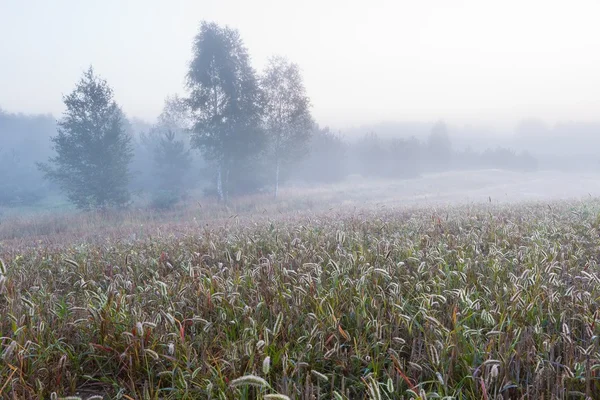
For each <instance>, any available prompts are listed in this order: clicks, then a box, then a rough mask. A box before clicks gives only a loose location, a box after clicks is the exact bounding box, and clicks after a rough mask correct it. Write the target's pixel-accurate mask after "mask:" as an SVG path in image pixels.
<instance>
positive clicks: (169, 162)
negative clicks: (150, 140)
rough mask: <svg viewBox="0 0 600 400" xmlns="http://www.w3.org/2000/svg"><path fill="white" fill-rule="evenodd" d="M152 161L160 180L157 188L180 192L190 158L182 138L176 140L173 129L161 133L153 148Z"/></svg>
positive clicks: (190, 161)
mask: <svg viewBox="0 0 600 400" xmlns="http://www.w3.org/2000/svg"><path fill="white" fill-rule="evenodd" d="M154 163H155V165H156V171H157V178H158V179H159V181H160V184H159V188H160V189H162V190H168V191H171V192H173V193H177V192H181V191H182V190H183V187H184V178H185V175H186V173H187V172H188V170H189V168H190V165H191V164H192V158H191V155H190V151H189V149H186V146H185V143H184V142H183V140H176V139H175V133H174V132H173V131H167V132H164V133H163V134H162V137H161V138H160V141H159V143H158V145H157V147H156V149H155V153H154Z"/></svg>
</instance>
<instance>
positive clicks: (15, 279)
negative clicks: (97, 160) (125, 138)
mask: <svg viewBox="0 0 600 400" xmlns="http://www.w3.org/2000/svg"><path fill="white" fill-rule="evenodd" d="M187 212H188V213H190V211H187ZM222 214H223V215H222V218H221V217H219V214H218V213H217V212H215V213H213V216H214V219H213V220H212V221H211V222H205V221H202V222H199V221H196V222H192V221H189V220H188V221H187V222H186V223H180V224H174V223H170V224H169V223H167V222H165V221H160V220H158V217H156V218H157V219H156V220H155V222H152V221H151V220H150V217H148V219H147V220H146V224H150V225H151V224H152V223H154V224H155V225H152V227H151V228H149V229H146V230H145V231H144V234H140V233H138V228H139V226H138V225H137V222H139V221H138V220H136V223H135V224H134V223H132V224H131V226H121V228H119V229H117V230H113V231H110V230H109V229H108V228H107V227H106V226H104V227H102V228H101V229H102V230H101V231H100V233H101V238H99V237H97V236H89V237H87V238H86V240H83V239H82V238H83V236H82V232H83V231H79V230H77V229H76V227H63V228H61V229H62V230H60V232H58V231H57V233H56V235H53V233H52V231H51V229H50V231H49V232H46V231H44V232H39V231H35V230H32V231H27V230H26V229H25V227H26V223H25V222H23V221H21V222H19V223H17V222H14V224H15V225H13V228H14V230H15V231H18V232H20V235H13V236H12V237H8V232H9V231H10V229H9V228H7V226H6V224H10V223H11V222H10V221H8V222H5V223H4V224H3V225H2V226H3V228H2V229H3V230H2V231H1V233H2V236H0V254H1V255H2V259H3V261H2V267H1V272H0V315H1V316H2V318H0V336H1V344H0V352H1V357H2V358H1V360H2V361H1V362H0V398H6V399H34V398H36V399H37V398H53V399H55V398H66V397H67V396H77V397H80V398H83V399H100V398H122V399H183V398H186V399H287V398H288V397H289V398H290V399H363V398H369V399H399V398H420V399H425V398H428V399H431V398H456V399H508V398H513V399H519V398H527V399H538V398H545V399H552V398H560V399H563V398H585V397H589V398H597V397H598V394H599V393H600V382H599V377H598V370H599V369H600V348H599V346H600V343H599V339H598V338H599V336H598V332H599V330H600V327H599V326H597V319H598V317H599V315H598V305H599V302H600V279H599V277H598V272H599V267H598V257H599V254H600V218H599V215H600V202H598V201H597V200H594V199H589V200H586V201H584V202H581V201H577V202H576V201H563V202H556V201H555V202H552V203H550V204H547V203H530V204H524V203H522V204H516V205H514V204H512V205H511V204H505V205H495V204H493V203H491V204H479V205H464V206H452V207H448V206H443V207H441V206H440V207H437V208H436V207H433V206H430V207H428V208H424V207H420V208H410V207H401V208H399V207H364V208H353V207H342V206H340V207H339V209H337V208H334V209H331V210H324V211H320V210H317V211H314V210H313V211H302V212H286V211H284V210H280V212H279V213H277V212H274V210H269V212H268V213H265V214H260V213H246V214H244V213H242V214H240V215H229V216H226V215H227V211H222ZM183 216H185V217H186V218H190V219H192V218H193V217H192V215H191V214H184V215H183ZM180 217H181V216H180ZM96 218H97V219H95V220H94V219H91V217H88V218H87V219H85V221H84V219H83V218H80V220H77V217H73V218H71V219H67V223H68V224H72V225H76V224H78V223H79V224H83V225H82V226H83V228H81V229H84V228H85V229H86V230H93V229H94V226H95V225H97V226H100V225H101V221H106V220H108V221H110V218H108V217H106V216H103V217H96ZM54 222H55V223H57V224H58V221H54ZM49 223H50V222H49V221H47V224H49ZM46 229H49V228H47V227H46ZM69 229H72V230H71V231H69ZM99 229H100V228H99ZM65 232H72V233H73V234H72V235H71V236H69V235H68V234H67V233H65ZM286 396H287V397H286ZM70 398H74V397H70Z"/></svg>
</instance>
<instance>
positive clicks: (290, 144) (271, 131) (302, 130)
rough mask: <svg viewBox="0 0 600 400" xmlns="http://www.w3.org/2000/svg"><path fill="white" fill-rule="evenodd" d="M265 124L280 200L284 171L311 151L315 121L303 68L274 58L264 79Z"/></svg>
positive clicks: (282, 58) (276, 189) (284, 59)
mask: <svg viewBox="0 0 600 400" xmlns="http://www.w3.org/2000/svg"><path fill="white" fill-rule="evenodd" d="M261 89H262V92H263V95H264V102H265V103H264V121H265V129H266V132H267V135H268V138H269V153H270V158H271V161H272V165H273V170H274V195H275V197H277V195H278V192H279V183H280V180H281V169H282V167H283V166H287V165H289V164H291V163H293V162H295V161H298V160H299V159H300V158H301V157H302V156H303V155H305V154H306V153H307V151H308V143H309V140H310V135H311V129H312V126H313V121H312V118H311V115H310V110H309V108H310V100H309V98H308V96H307V95H306V90H305V88H304V83H303V80H302V75H301V73H300V68H298V65H297V64H294V63H291V62H290V61H288V60H287V59H286V58H284V57H273V58H271V59H270V60H269V63H268V65H267V68H266V69H265V71H264V73H263V75H262V77H261Z"/></svg>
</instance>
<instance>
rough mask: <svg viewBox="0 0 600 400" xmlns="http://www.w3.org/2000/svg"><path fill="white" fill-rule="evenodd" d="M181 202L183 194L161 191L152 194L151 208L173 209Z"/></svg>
mask: <svg viewBox="0 0 600 400" xmlns="http://www.w3.org/2000/svg"><path fill="white" fill-rule="evenodd" d="M179 200H181V193H179V192H178V191H174V190H168V189H159V190H157V191H155V192H154V193H152V200H151V202H150V206H151V207H152V208H154V209H157V210H168V209H171V208H173V207H174V206H175V205H176V204H177V203H178V202H179Z"/></svg>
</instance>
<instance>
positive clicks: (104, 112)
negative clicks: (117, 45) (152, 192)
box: [38, 67, 133, 209]
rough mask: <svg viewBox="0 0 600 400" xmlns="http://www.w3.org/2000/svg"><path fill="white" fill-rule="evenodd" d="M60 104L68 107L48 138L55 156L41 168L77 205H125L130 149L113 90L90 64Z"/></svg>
mask: <svg viewBox="0 0 600 400" xmlns="http://www.w3.org/2000/svg"><path fill="white" fill-rule="evenodd" d="M64 103H65V105H66V107H67V111H66V112H65V113H64V116H63V119H62V120H61V121H59V123H58V135H57V136H55V137H53V138H52V139H51V140H52V142H53V144H54V146H53V147H54V150H55V151H56V153H57V155H56V156H55V157H51V158H50V159H49V162H48V163H46V164H38V165H39V167H40V169H41V170H42V171H43V172H44V174H45V177H46V178H48V179H50V180H52V181H54V182H56V183H57V184H58V185H59V186H60V188H61V189H62V190H63V191H64V192H65V193H66V195H67V197H68V198H69V200H70V201H71V202H73V203H74V204H75V205H76V206H77V207H78V208H81V209H90V208H106V207H109V206H122V205H124V204H126V203H127V202H128V201H129V191H128V188H127V185H128V182H129V173H128V165H129V163H130V161H131V158H132V155H133V152H132V147H131V136H130V135H129V134H128V133H127V132H126V131H125V129H124V125H125V117H124V115H123V112H122V111H121V108H120V107H119V106H118V105H117V103H116V102H115V101H114V99H113V91H112V89H111V88H110V87H109V86H108V84H107V82H106V81H105V80H104V79H101V78H99V77H98V76H96V75H95V74H94V71H93V69H92V67H90V68H89V69H88V70H87V71H86V72H85V73H84V74H83V77H82V79H81V80H80V81H79V83H78V84H77V86H76V88H75V90H74V91H73V92H72V93H71V94H69V95H68V96H66V97H65V98H64Z"/></svg>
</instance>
